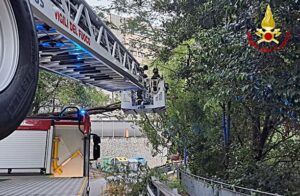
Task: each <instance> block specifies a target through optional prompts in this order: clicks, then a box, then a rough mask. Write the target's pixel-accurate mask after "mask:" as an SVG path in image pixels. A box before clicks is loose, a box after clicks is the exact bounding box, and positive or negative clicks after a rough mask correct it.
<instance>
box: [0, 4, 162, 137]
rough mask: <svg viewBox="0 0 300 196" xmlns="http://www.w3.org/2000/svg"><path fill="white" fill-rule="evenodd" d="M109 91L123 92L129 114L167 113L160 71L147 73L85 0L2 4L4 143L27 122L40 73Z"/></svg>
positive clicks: (0, 116)
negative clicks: (24, 121)
mask: <svg viewBox="0 0 300 196" xmlns="http://www.w3.org/2000/svg"><path fill="white" fill-rule="evenodd" d="M40 68H41V69H45V70H47V71H50V72H53V73H57V74H60V75H62V76H65V77H69V78H71V79H74V80H78V81H80V82H82V83H83V84H87V85H92V86H96V87H99V88H102V89H105V90H108V91H122V96H121V97H122V98H121V99H122V100H121V101H122V106H121V107H122V109H123V111H124V112H126V113H135V114H138V113H143V112H161V111H164V110H165V107H166V106H165V100H166V96H165V94H166V86H165V82H164V79H163V78H162V77H160V75H159V73H158V70H157V69H154V70H153V76H152V77H148V76H147V74H145V71H146V70H147V66H142V65H141V64H139V62H138V61H137V60H136V59H135V58H134V57H133V56H132V55H131V54H130V53H129V51H128V50H127V49H126V48H125V47H124V46H123V45H122V43H121V42H120V41H119V40H118V39H117V37H116V36H115V35H114V34H113V33H112V32H111V30H110V29H109V28H108V27H107V26H106V25H105V23H104V22H103V21H102V20H101V19H100V18H99V17H98V16H97V14H95V13H94V12H93V10H92V9H91V8H90V6H89V5H88V4H87V3H86V2H85V1H84V0H1V1H0V111H1V112H0V140H1V139H3V138H5V137H7V136H8V135H10V134H11V133H12V132H13V131H14V130H15V129H16V128H17V127H18V126H19V125H20V123H21V122H22V121H23V119H24V118H25V116H26V114H27V113H28V111H29V109H30V107H31V103H32V101H33V98H34V95H35V91H36V87H37V81H38V72H39V69H40Z"/></svg>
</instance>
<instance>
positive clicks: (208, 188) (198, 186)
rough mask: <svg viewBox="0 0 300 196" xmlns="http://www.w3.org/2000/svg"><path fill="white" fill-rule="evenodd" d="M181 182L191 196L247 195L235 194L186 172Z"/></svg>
mask: <svg viewBox="0 0 300 196" xmlns="http://www.w3.org/2000/svg"><path fill="white" fill-rule="evenodd" d="M181 182H182V184H183V185H184V186H185V189H186V191H187V192H188V194H189V195H191V196H212V195H218V196H245V195H247V194H243V193H239V192H235V191H232V190H229V189H226V188H224V187H220V186H217V185H216V184H210V183H208V182H204V181H202V180H200V179H196V178H194V177H192V176H190V175H188V174H185V173H184V172H181Z"/></svg>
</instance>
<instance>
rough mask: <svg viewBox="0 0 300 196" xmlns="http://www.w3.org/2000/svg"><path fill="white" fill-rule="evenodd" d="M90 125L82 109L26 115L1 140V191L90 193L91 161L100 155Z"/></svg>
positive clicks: (97, 143) (63, 193) (31, 193)
mask: <svg viewBox="0 0 300 196" xmlns="http://www.w3.org/2000/svg"><path fill="white" fill-rule="evenodd" d="M78 111H79V110H78ZM90 127H91V122H90V118H89V116H88V114H87V113H86V112H82V111H79V112H78V113H77V115H75V116H71V117H66V116H63V115H59V116H53V117H47V118H33V119H25V120H24V121H23V122H22V124H21V125H20V126H19V127H18V128H17V130H16V131H14V132H13V133H12V134H10V135H9V136H8V137H6V138H5V139H3V140H1V141H0V195H11V196H12V195H18V196H19V195H68V196H72V195H74V196H75V195H76V196H77V195H88V193H89V161H90V160H91V159H92V160H96V159H97V158H99V156H100V147H99V143H100V137H98V136H97V135H93V134H91V133H90V132H91V128H90ZM90 141H91V142H90ZM91 143H92V145H91ZM90 146H91V149H90ZM99 192H100V190H99Z"/></svg>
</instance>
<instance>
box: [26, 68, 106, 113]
mask: <svg viewBox="0 0 300 196" xmlns="http://www.w3.org/2000/svg"><path fill="white" fill-rule="evenodd" d="M108 103H109V96H108V95H106V94H104V93H103V91H101V90H100V89H97V88H95V87H90V86H84V85H82V84H80V83H79V82H77V81H73V80H70V79H67V78H64V77H61V76H58V75H55V74H53V73H50V72H46V71H41V73H40V79H39V84H38V89H37V93H36V96H35V100H34V102H33V104H32V106H33V108H32V115H37V114H38V113H54V112H58V111H61V110H62V109H63V108H64V107H66V106H70V105H73V106H80V107H84V108H94V107H99V106H104V105H106V104H108ZM102 111H103V110H102Z"/></svg>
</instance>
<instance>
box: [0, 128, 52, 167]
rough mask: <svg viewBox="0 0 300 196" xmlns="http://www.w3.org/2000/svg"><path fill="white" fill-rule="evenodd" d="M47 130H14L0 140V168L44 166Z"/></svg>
mask: <svg viewBox="0 0 300 196" xmlns="http://www.w3.org/2000/svg"><path fill="white" fill-rule="evenodd" d="M47 140H48V131H15V132H13V133H12V134H11V135H10V136H8V137H7V138H5V139H3V140H1V141H0V169H8V168H9V169H35V168H36V169H38V168H46V156H47Z"/></svg>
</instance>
